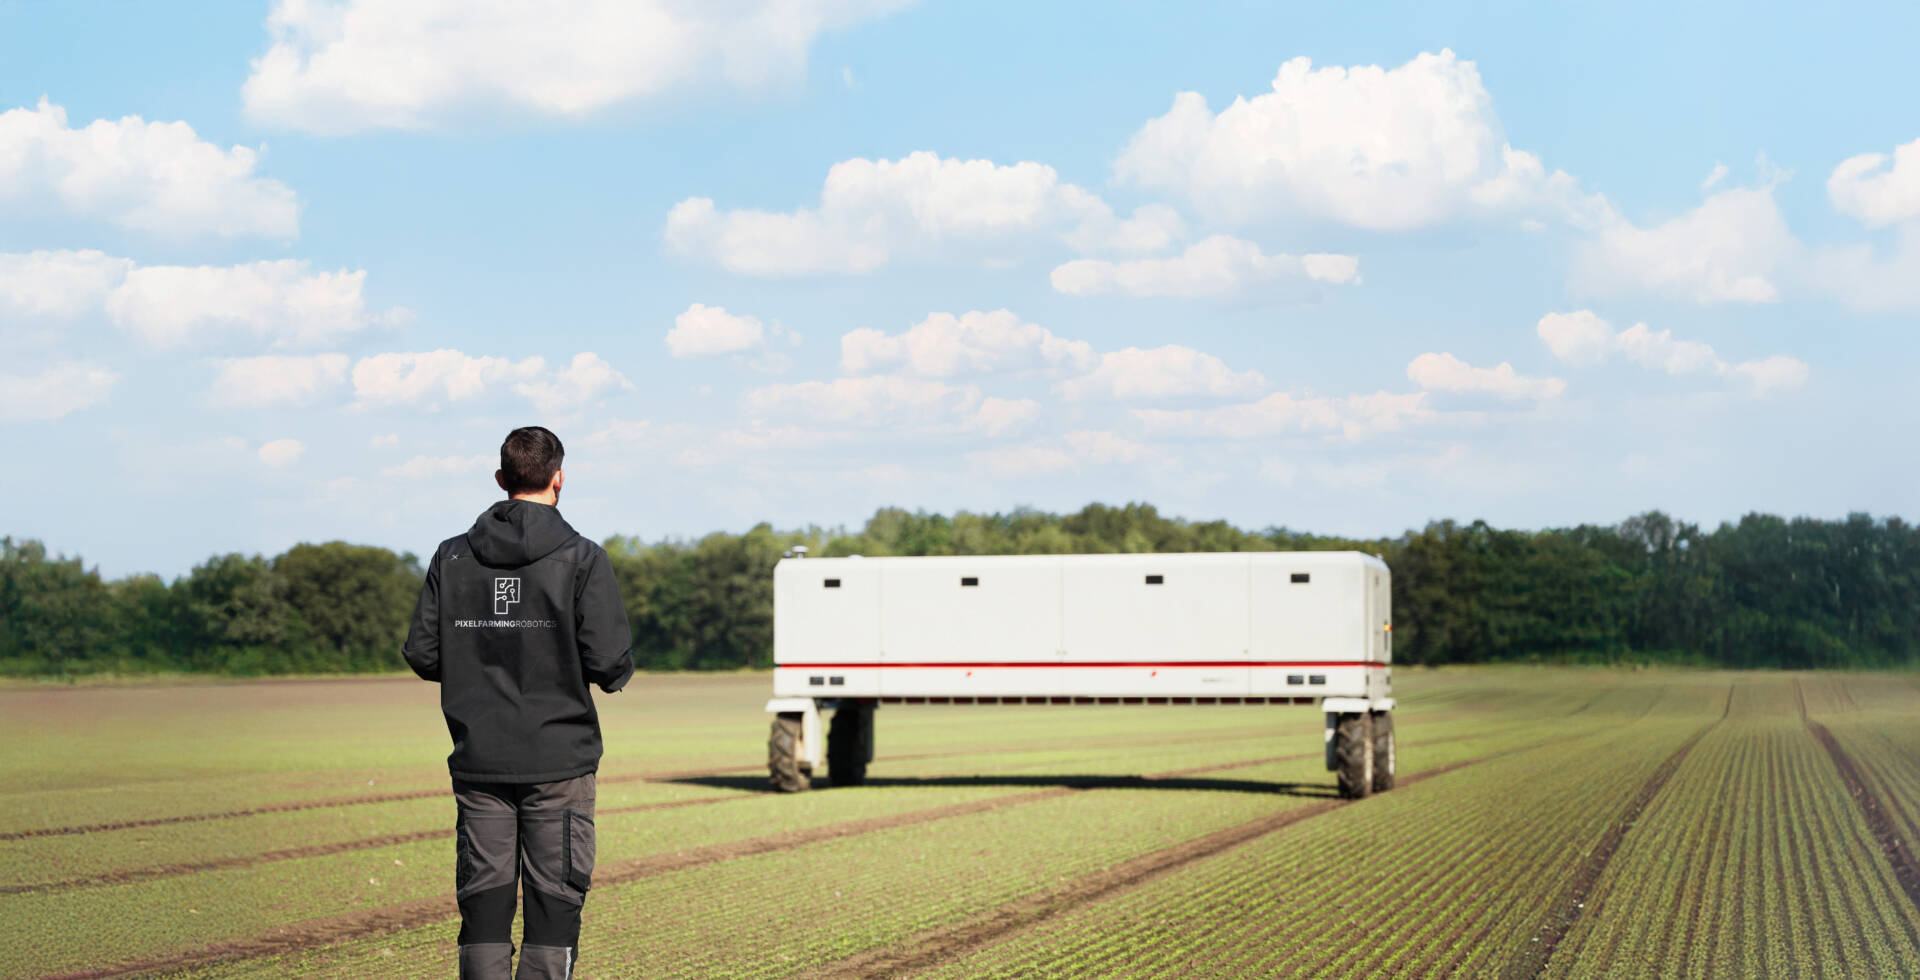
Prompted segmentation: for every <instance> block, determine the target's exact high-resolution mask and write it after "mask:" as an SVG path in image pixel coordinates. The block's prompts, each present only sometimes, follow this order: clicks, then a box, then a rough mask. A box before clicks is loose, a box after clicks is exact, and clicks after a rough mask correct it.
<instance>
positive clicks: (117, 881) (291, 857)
mask: <svg viewBox="0 0 1920 980" xmlns="http://www.w3.org/2000/svg"><path fill="white" fill-rule="evenodd" d="M1483 737H1486V736H1485V735H1483V734H1479V733H1474V734H1467V735H1453V736H1449V737H1447V738H1436V739H1431V740H1428V741H1424V742H1418V743H1413V744H1414V745H1415V746H1416V747H1419V748H1426V747H1427V746H1432V745H1444V744H1446V743H1449V742H1461V741H1466V740H1468V739H1474V738H1483ZM1020 751H1027V750H1020ZM975 754H979V753H971V752H969V753H957V752H928V753H922V754H920V755H911V756H909V755H898V756H889V757H887V759H886V760H885V761H905V760H911V759H923V758H946V757H951V756H954V755H975ZM1319 754H1320V753H1318V752H1306V753H1301V754H1298V755H1285V756H1274V757H1271V758H1267V759H1259V760H1256V761H1255V762H1253V763H1248V764H1249V765H1259V764H1262V763H1269V762H1297V761H1299V760H1301V759H1309V758H1313V757H1314V756H1317V755H1319ZM1239 765H1240V764H1239V763H1235V764H1234V766H1233V768H1237V767H1238V766H1239ZM742 768H744V769H745V771H749V772H757V771H759V769H760V768H761V767H759V766H751V767H739V768H735V769H725V770H713V771H707V772H686V773H674V774H656V776H657V778H659V779H661V780H662V781H665V780H668V779H690V778H699V777H702V776H714V775H726V774H728V773H732V772H737V771H741V769H742ZM967 775H971V773H961V772H951V773H936V774H934V775H931V776H910V777H901V778H905V779H952V778H958V777H962V776H967ZM1118 778H1126V777H1118ZM1137 778H1147V779H1152V778H1159V777H1152V776H1148V777H1137ZM621 779H622V780H624V779H625V777H621ZM606 781H607V782H614V781H616V780H613V779H609V780H606ZM434 795H443V793H442V791H439V790H436V791H434ZM763 795H764V794H755V793H730V794H728V795H725V796H701V797H696V798H694V799H688V800H668V801H664V802H660V803H641V804H636V805H634V806H623V807H610V808H604V809H601V810H600V811H599V815H600V816H603V817H607V816H615V815H618V814H624V813H641V812H644V811H648V810H675V809H679V808H681V807H690V806H709V805H712V804H716V803H730V802H733V801H736V800H753V799H760V798H761V797H762V796H763ZM453 834H454V832H453V830H452V829H450V828H442V827H435V828H431V829H427V830H415V831H408V832H404V833H396V834H378V835H375V836H372V837H360V838H355V839H353V840H344V841H334V842H332V843H327V844H310V845H306V846H303V847H288V848H282V849H278V850H272V851H263V852H261V853H259V854H246V855H236V856H233V857H223V858H209V859H206V860H201V861H181V862H177V863H174V864H162V865H155V866H152V867H146V868H128V869H124V870H115V871H105V872H100V873H98V874H91V875H80V876H77V877H73V878H63V879H60V880H57V881H45V882H32V883H28V884H18V883H8V884H0V896H5V895H28V894H42V893H46V892H62V891H72V890H74V889H77V888H97V887H102V886H106V885H125V884H131V883H133V882H140V881H151V880H154V879H158V878H177V877H180V876H182V875H189V874H198V873H200V872H203V871H226V870H229V869H232V868H247V867H253V866H255V865H261V864H273V863H276V862H279V861H297V860H301V859H303V858H314V857H328V856H330V855H334V854H347V853H351V852H353V851H365V850H372V849H374V848H379V847H394V846H397V845H401V844H416V843H419V842H420V841H423V840H433V839H435V838H438V837H448V838H450V837H452V836H453Z"/></svg>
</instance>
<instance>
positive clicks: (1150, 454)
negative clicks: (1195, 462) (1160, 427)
mask: <svg viewBox="0 0 1920 980" xmlns="http://www.w3.org/2000/svg"><path fill="white" fill-rule="evenodd" d="M1165 458H1166V457H1165V454H1163V453H1161V452H1160V451H1159V450H1156V449H1154V448H1153V447H1152V446H1148V445H1146V444H1144V443H1140V442H1135V441H1134V440H1132V439H1128V438H1126V437H1125V436H1121V435H1118V434H1116V433H1113V432H1107V431H1104V430H1100V429H1079V430H1075V431H1073V432H1069V433H1067V434H1066V435H1064V436H1062V437H1061V438H1060V439H1059V440H1057V441H1056V442H1052V443H1048V442H1031V443H1023V444H1020V445H1014V446H995V447H991V448H988V449H979V450H975V451H973V452H970V453H968V454H967V460H968V462H970V463H972V464H973V465H974V466H977V467H980V468H983V469H985V470H987V471H988V472H990V473H992V474H993V475H994V476H1002V477H1014V476H1037V475H1042V474H1047V473H1058V472H1061V471H1065V470H1078V469H1082V468H1084V467H1085V466H1088V465H1095V466H1103V465H1109V464H1115V463H1146V462H1154V461H1159V460H1162V459H1165Z"/></svg>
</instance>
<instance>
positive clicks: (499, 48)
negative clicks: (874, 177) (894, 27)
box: [241, 0, 904, 133]
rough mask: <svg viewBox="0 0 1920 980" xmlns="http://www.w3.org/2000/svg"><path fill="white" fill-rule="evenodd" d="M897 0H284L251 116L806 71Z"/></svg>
mask: <svg viewBox="0 0 1920 980" xmlns="http://www.w3.org/2000/svg"><path fill="white" fill-rule="evenodd" d="M901 6H904V3H903V2H902V0H741V2H734V3H712V4H708V3H678V2H674V0H571V2H566V3H529V2H506V3H462V2H459V0H279V2H277V3H276V4H275V5H274V7H273V10H272V12H271V13H270V14H268V16H267V29H268V31H269V33H270V34H271V35H272V38H273V41H272V45H271V46H270V47H269V48H268V49H267V51H266V53H264V54H262V55H261V56H260V57H258V58H255V59H254V60H253V70H252V73H251V74H250V75H249V76H248V78H247V81H246V84H245V85H244V87H243V88H242V89H241V98H242V100H243V102H244V104H245V106H246V110H247V113H248V114H249V115H250V116H252V117H253V118H254V119H256V120H259V121H262V122H267V123H273V124H276V125H282V126H291V127H295V128H300V129H308V130H313V131H316V132H324V133H338V132H348V131H353V130H363V129H393V128H400V129H412V128H419V127H424V126H430V125H434V124H437V123H441V122H444V121H447V120H451V119H456V118H460V117H462V116H473V115H479V114H482V113H488V112H498V110H499V109H500V108H508V109H515V110H520V111H523V112H528V113H538V114H542V115H550V116H559V117H563V118H579V117H582V116H586V115H588V114H591V113H593V112H596V111H599V110H601V109H605V108H607V107H609V106H614V105H620V104H623V103H632V102H636V101H640V100H644V99H648V98H652V97H657V96H659V95H661V94H663V93H665V92H667V91H669V90H671V89H673V88H675V87H676V86H681V85H685V84H687V83H690V82H700V81H703V80H708V79H718V80H720V81H722V82H724V83H726V84H728V85H731V86H734V87H736V88H740V89H745V90H752V91H760V90H765V89H767V88H769V87H772V86H773V85H775V84H776V83H791V82H794V81H796V80H799V79H801V78H802V77H803V75H804V69H805V66H806V60H807V51H808V49H809V48H810V47H811V46H812V44H813V42H814V40H815V39H816V38H818V37H819V36H820V35H821V34H823V33H826V32H828V31H833V30H836V29H840V28H844V27H847V26H850V25H852V24H855V23H858V22H860V21H863V20H868V19H871V18H874V17H878V16H881V15H883V14H886V13H888V12H890V11H892V10H894V9H896V8H898V7H901Z"/></svg>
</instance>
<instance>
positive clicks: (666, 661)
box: [0, 504, 1920, 676]
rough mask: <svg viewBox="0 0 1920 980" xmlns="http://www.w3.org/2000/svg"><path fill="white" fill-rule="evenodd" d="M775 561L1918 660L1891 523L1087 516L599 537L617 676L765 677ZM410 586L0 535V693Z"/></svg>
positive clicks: (1470, 631) (247, 646) (1698, 660)
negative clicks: (797, 554)
mask: <svg viewBox="0 0 1920 980" xmlns="http://www.w3.org/2000/svg"><path fill="white" fill-rule="evenodd" d="M796 545H805V546H806V547H807V548H808V549H809V550H810V552H811V553H812V554H814V555H817V556H835V555H854V554H859V555H873V556H879V555H968V554H979V555H1014V554H1086V553H1113V552H1133V553H1148V552H1199V551H1319V550H1352V551H1363V552H1368V553H1372V554H1378V555H1380V556H1381V557H1382V558H1384V559H1385V560H1386V561H1387V564H1388V565H1389V566H1390V567H1391V568H1392V570H1393V604H1394V659H1395V660H1396V661H1397V662H1399V663H1403V664H1448V663H1471V662H1487V661H1581V662H1622V661H1634V662H1667V663H1689V664H1700V665H1720V666H1731V667H1783V668H1816V667H1888V666H1913V665H1916V664H1920V638H1917V637H1916V636H1915V631H1914V630H1913V628H1912V627H1913V625H1914V624H1915V623H1920V529H1916V528H1915V527H1914V526H1912V525H1909V524H1907V523H1905V522H1904V521H1902V520H1901V519H1900V518H1897V517H1890V518H1881V519H1875V518H1873V517H1870V516H1868V515H1865V514H1852V515H1849V516H1848V517H1847V518H1846V519H1844V520H1838V521H1832V520H1817V519H1811V518H1795V519H1791V520H1788V519H1784V518H1780V517H1774V516H1770V515H1764V514H1750V515H1748V516H1746V517H1743V518H1741V519H1740V520H1739V521H1737V522H1730V523H1724V524H1721V525H1720V526H1719V527H1717V528H1714V529H1712V530H1710V531H1709V530H1704V529H1702V528H1701V527H1700V526H1698V525H1695V524H1689V523H1686V522H1682V521H1676V520H1674V519H1673V518H1671V517H1669V516H1667V515H1665V514H1662V513H1659V512H1657V511H1655V512H1650V513H1647V514H1642V515H1639V516H1637V517H1632V518H1629V519H1627V520H1625V521H1622V522H1620V523H1619V524H1616V525H1612V526H1592V525H1581V526H1579V527H1574V528H1553V529H1546V530H1539V531H1518V530H1501V529H1498V528H1494V527H1492V526H1490V525H1488V524H1487V523H1485V522H1484V521H1474V522H1472V523H1469V524H1462V523H1458V522H1455V521H1450V520H1448V521H1436V522H1433V523H1430V524H1428V525H1427V526H1426V527H1424V528H1421V529H1420V530H1417V531H1413V530H1410V531H1407V532H1406V533H1404V534H1401V535H1400V536H1398V537H1395V538H1379V539H1351V538H1340V537H1329V536H1324V535H1316V534H1308V533H1302V532H1296V531H1292V530H1288V529H1286V528H1281V527H1271V528H1267V529H1265V530H1260V531H1248V530H1243V529H1240V528H1236V527H1234V526H1232V525H1230V524H1228V523H1226V522H1224V521H1204V522H1196V521H1185V520H1179V519H1174V518H1168V517H1165V516H1162V515H1161V514H1160V513H1159V512H1158V511H1156V510H1155V509H1154V508H1153V507H1152V506H1150V505H1147V504H1129V505H1127V506H1124V507H1109V506H1105V505H1101V504H1093V505H1090V506H1088V507H1086V508H1084V509H1082V510H1080V511H1079V512H1077V513H1073V514H1049V513H1043V512H1039V511H1032V510H1016V511H1013V512H1010V513H1005V514H972V513H966V512H962V513H958V514H955V515H953V516H950V517H949V516H946V515H942V514H930V513H925V512H910V511H906V510H900V509H896V508H889V509H884V510H881V511H879V512H877V513H875V514H874V515H873V517H872V518H871V519H870V520H868V521H867V522H866V525H865V526H864V527H863V528H861V529H860V530H859V531H858V532H853V531H849V530H847V529H844V528H835V529H825V528H818V527H811V528H807V529H804V530H797V531H776V530H774V529H773V528H771V527H770V526H768V525H765V524H762V525H759V526H757V527H755V528H753V529H752V530H750V531H747V532H746V533H744V534H730V533H724V532H723V533H715V534H710V535H707V536H706V537H703V538H699V539H697V540H671V539H670V540H664V541H655V542H646V541H642V540H640V539H638V538H634V537H628V536H615V537H612V538H609V539H608V540H607V541H606V542H605V546H606V549H607V553H608V556H609V557H610V558H611V560H612V563H613V569H614V573H615V575H616V576H617V577H618V579H619V582H620V593H621V596H622V599H623V601H624V602H625V605H626V609H627V616H628V618H629V620H630V621H631V623H632V624H633V643H634V656H635V658H636V659H637V660H638V661H639V663H640V665H641V666H642V667H643V668H644V669H649V670H727V669H736V668H742V667H765V666H767V665H769V664H771V663H772V658H773V588H772V573H773V566H774V563H775V562H777V561H779V560H780V557H781V556H782V555H783V554H785V553H786V552H788V551H789V550H790V549H792V548H793V547H795V546H796ZM422 575H423V570H422V567H421V563H420V560H419V559H418V558H417V557H415V556H414V555H412V554H396V553H394V552H392V551H389V550H387V549H385V548H379V547H372V546H365V545H351V544H345V543H342V542H329V543H326V544H302V545H297V546H295V547H293V548H291V549H289V550H288V551H287V552H285V553H284V554H281V555H278V556H276V557H274V558H271V559H268V558H264V557H260V556H248V555H239V554H228V555H220V556H216V557H213V558H210V559H208V560H207V561H206V562H204V563H202V564H200V565H198V566H195V567H194V569H193V570H192V571H191V572H189V573H187V574H185V575H182V576H179V577H178V578H176V579H174V580H173V581H172V582H167V581H164V580H162V579H161V578H159V577H158V576H153V575H134V576H129V577H126V578H121V579H117V580H112V581H109V580H106V579H103V578H102V577H101V575H100V574H99V571H98V570H97V569H90V568H88V567H87V566H86V565H85V564H84V563H83V562H82V561H81V559H80V558H77V557H64V556H59V555H52V554H49V553H48V551H47V550H46V548H45V547H44V546H43V545H42V544H41V543H40V542H37V541H15V540H14V539H12V538H0V674H8V675H55V676H70V675H76V674H86V673H100V672H111V673H122V674H138V673H154V672H196V673H201V672H203V673H217V674H229V675H242V676H251V675H268V674H295V673H299V674H314V673H348V672H369V671H391V670H402V669H404V667H405V665H404V663H403V662H402V661H401V659H400V653H399V648H400V643H401V640H402V638H403V637H404V636H405V634H406V627H407V622H408V620H409V618H410V616H411V613H412V609H413V603H414V599H415V597H416V596H417V595H418V593H419V588H420V581H421V578H422Z"/></svg>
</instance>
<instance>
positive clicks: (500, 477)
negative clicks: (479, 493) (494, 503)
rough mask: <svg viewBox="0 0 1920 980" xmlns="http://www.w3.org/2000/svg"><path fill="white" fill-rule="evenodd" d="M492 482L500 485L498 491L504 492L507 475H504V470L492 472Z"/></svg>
mask: <svg viewBox="0 0 1920 980" xmlns="http://www.w3.org/2000/svg"><path fill="white" fill-rule="evenodd" d="M493 482H495V483H498V484H500V489H502V490H505V489H506V488H507V474H506V471H505V470H494V471H493Z"/></svg>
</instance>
